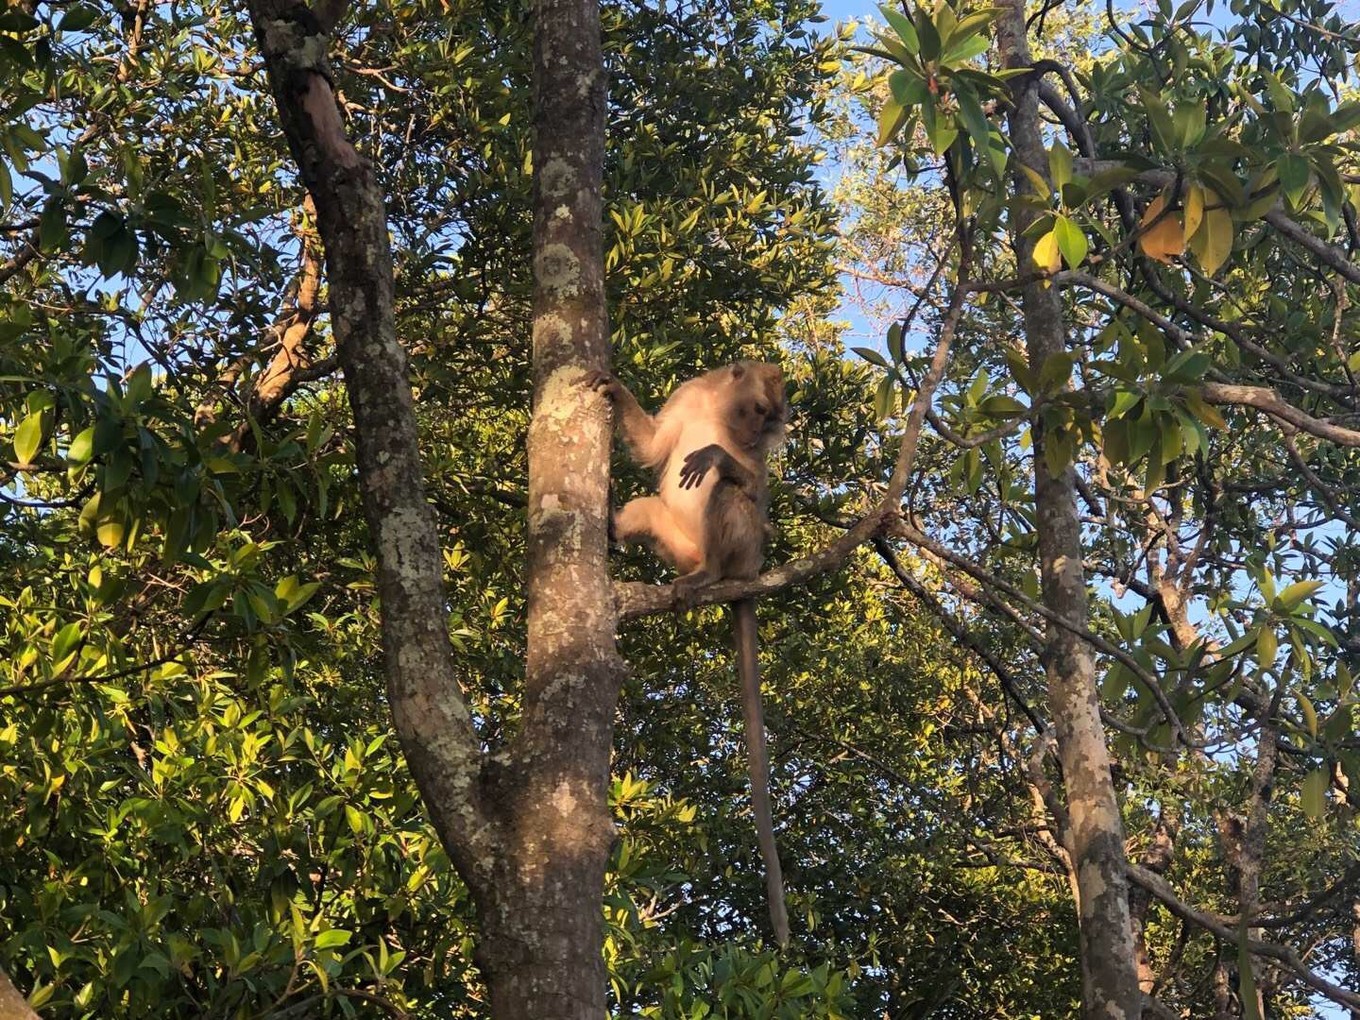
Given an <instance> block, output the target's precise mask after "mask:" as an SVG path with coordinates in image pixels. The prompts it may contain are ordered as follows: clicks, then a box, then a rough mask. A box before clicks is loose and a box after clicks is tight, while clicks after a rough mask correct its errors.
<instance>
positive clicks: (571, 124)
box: [249, 0, 623, 1020]
mask: <svg viewBox="0 0 1360 1020" xmlns="http://www.w3.org/2000/svg"><path fill="white" fill-rule="evenodd" d="M249 6H250V14H251V19H252V22H253V24H254V28H255V33H256V38H257V40H258V42H259V46H260V50H261V53H262V54H263V56H264V60H265V65H266V68H267V69H268V73H269V80H270V87H271V90H272V91H273V94H274V98H275V100H276V102H277V104H278V108H279V115H280V121H281V123H282V126H283V130H284V134H285V135H286V136H287V139H288V144H289V148H290V150H291V151H292V154H293V156H294V158H295V159H296V160H297V162H298V167H299V170H300V173H301V177H302V180H303V182H304V183H305V184H306V186H307V190H308V192H309V193H310V194H311V196H312V199H313V201H314V202H315V204H316V211H317V226H318V231H319V233H320V235H321V239H322V243H323V246H324V248H325V256H326V275H327V280H328V282H329V292H330V313H331V319H332V329H333V332H334V335H335V340H336V347H337V354H338V357H339V359H340V363H341V367H342V368H343V370H344V374H345V382H346V386H347V389H348V392H349V399H350V406H351V409H352V411H353V415H354V428H355V445H356V454H357V465H358V473H359V480H360V487H361V490H362V494H363V501H364V516H365V519H366V521H367V523H368V527H369V532H370V536H371V540H372V542H373V544H374V546H375V547H376V550H377V560H378V572H377V583H378V592H379V595H380V597H381V601H382V640H383V654H384V668H385V672H386V676H387V686H388V698H389V701H390V703H391V710H392V715H393V719H394V722H395V724H396V729H397V733H398V735H399V736H400V738H401V742H402V747H403V750H404V751H405V754H406V759H407V763H408V765H409V767H410V769H411V772H412V775H413V776H414V777H415V780H416V784H417V786H418V787H419V789H420V793H421V797H422V800H423V802H424V804H425V807H426V810H428V811H429V813H430V817H431V820H432V822H433V823H434V826H435V829H436V831H437V832H438V833H439V837H440V839H441V841H442V842H443V844H444V846H445V848H446V849H447V850H448V853H449V857H450V859H451V860H452V861H453V864H454V867H455V868H456V869H457V871H458V873H459V874H460V875H461V876H462V878H463V879H464V881H466V882H467V884H468V887H469V889H470V890H471V892H472V895H473V899H474V902H475V903H476V905H477V910H478V915H479V920H480V922H481V929H482V931H481V935H482V938H481V944H480V946H479V950H478V961H479V963H480V964H481V966H482V968H483V970H484V972H485V975H486V979H487V983H488V987H489V991H490V998H491V1004H492V1015H494V1016H495V1017H497V1018H498V1020H518V1018H530V1017H532V1018H535V1020H558V1018H561V1020H584V1018H586V1017H590V1018H592V1020H594V1018H597V1017H599V1016H601V1015H603V1013H604V1011H605V977H604V965H603V961H602V958H601V952H600V950H601V938H602V919H603V910H602V898H603V882H604V869H605V864H606V861H607V858H608V853H609V847H610V844H611V842H612V838H613V828H612V825H611V821H610V816H609V811H608V803H607V799H606V795H607V790H608V780H609V752H610V746H611V742H612V737H613V712H614V705H615V702H616V700H617V698H618V692H619V686H620V683H621V680H622V672H623V670H622V665H621V662H620V661H619V659H618V656H617V653H616V651H615V648H614V629H615V625H616V617H615V612H614V603H613V598H612V593H611V590H610V587H609V582H608V577H607V574H606V562H605V548H606V546H605V530H606V509H605V508H606V494H607V488H608V470H609V446H610V421H609V414H608V411H607V408H606V405H605V402H604V401H603V400H602V399H601V398H599V397H597V396H596V395H595V394H594V393H593V392H592V391H591V390H590V389H589V388H587V387H584V386H582V385H580V380H581V379H582V378H583V377H584V375H585V374H586V372H587V371H588V370H590V369H595V368H606V367H608V347H609V345H608V329H607V319H606V315H605V309H604V287H603V277H604V272H603V253H602V239H601V222H600V221H601V208H602V206H601V181H602V177H603V152H604V105H605V103H604V94H605V82H604V70H603V62H602V59H601V53H600V30H599V15H598V9H597V6H596V3H595V0H541V2H540V4H539V7H538V10H537V18H538V25H537V28H538V32H537V41H536V54H535V70H536V78H535V99H536V111H535V125H536V134H535V149H534V166H535V197H534V216H535V230H534V253H535V254H534V272H535V296H534V337H533V348H534V401H535V403H534V416H533V420H532V423H531V426H530V436H529V508H528V515H529V516H528V550H527V552H528V564H527V566H528V569H527V586H528V602H529V613H528V616H529V620H528V624H529V653H528V663H527V671H526V683H525V696H524V710H523V720H522V724H521V728H520V731H519V732H518V733H517V734H516V735H515V737H514V739H513V740H512V741H511V743H510V744H509V745H508V746H507V747H506V748H504V749H502V750H500V751H498V752H496V753H494V754H491V755H487V754H484V753H483V751H482V749H481V746H480V742H479V740H478V738H477V735H476V733H475V731H474V730H473V727H472V722H471V716H470V714H469V712H468V708H467V704H466V702H465V700H464V698H463V695H462V692H461V690H460V688H459V685H458V681H457V675H456V671H455V664H454V658H453V649H452V646H451V644H450V642H449V638H448V619H447V612H446V606H445V601H444V593H443V584H442V564H443V560H442V556H441V551H440V544H439V535H438V532H437V530H436V526H435V519H434V515H433V514H432V512H431V510H430V507H429V504H428V503H427V502H426V499H425V494H424V479H423V476H422V471H421V460H420V447H419V432H418V429H417V425H416V420H415V411H414V406H413V401H412V396H411V389H410V384H409V381H408V378H407V357H406V352H405V349H404V348H403V347H402V346H401V344H400V342H399V341H398V339H397V335H396V324H395V316H394V309H393V277H392V260H391V252H390V249H389V245H388V231H387V220H386V213H385V209H384V203H383V194H382V191H381V188H380V187H379V184H378V181H377V177H376V174H375V172H374V168H373V166H372V164H371V162H370V161H369V160H368V159H367V158H365V157H364V156H363V155H361V154H360V153H359V152H358V151H357V150H356V149H355V147H354V146H353V145H352V144H351V142H350V141H349V139H348V138H347V137H346V134H345V129H344V124H343V121H342V118H341V115H340V110H339V107H338V106H337V104H336V101H335V95H334V91H333V88H332V84H331V74H330V69H329V66H328V64H327V59H326V54H327V49H328V47H329V42H330V32H331V30H332V29H333V28H334V25H335V22H336V20H337V19H338V17H339V16H340V13H341V12H340V9H339V7H338V6H337V5H334V4H329V3H328V4H326V5H324V6H323V5H322V4H318V5H317V6H316V7H314V8H313V7H308V6H307V5H306V4H305V3H302V2H299V0H250V3H249Z"/></svg>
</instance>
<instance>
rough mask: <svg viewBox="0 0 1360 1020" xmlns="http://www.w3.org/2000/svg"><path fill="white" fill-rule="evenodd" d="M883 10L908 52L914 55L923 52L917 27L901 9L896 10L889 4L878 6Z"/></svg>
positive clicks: (886, 19) (884, 16)
mask: <svg viewBox="0 0 1360 1020" xmlns="http://www.w3.org/2000/svg"><path fill="white" fill-rule="evenodd" d="M878 9H879V10H880V11H882V12H883V19H884V20H885V21H886V22H887V23H888V24H889V25H891V26H892V30H893V31H894V32H896V33H897V37H898V38H899V39H901V40H902V45H903V46H905V47H906V48H907V52H908V53H910V54H912V55H913V56H915V55H917V54H918V53H920V52H921V40H920V38H919V37H918V36H917V34H916V27H915V26H914V25H913V24H912V23H911V21H909V20H908V19H907V17H906V16H905V15H904V14H902V12H901V11H898V10H894V9H893V8H892V7H889V6H888V5H887V4H883V5H881V6H880V7H879V8H878Z"/></svg>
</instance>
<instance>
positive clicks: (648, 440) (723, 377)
mask: <svg viewBox="0 0 1360 1020" xmlns="http://www.w3.org/2000/svg"><path fill="white" fill-rule="evenodd" d="M586 381H587V383H588V384H589V385H590V386H592V387H593V388H594V389H596V390H599V391H601V392H603V393H604V394H606V395H607V396H608V397H609V399H610V400H611V401H612V402H613V404H614V408H615V411H616V413H617V415H618V424H619V429H620V431H621V432H622V433H623V438H624V441H625V442H626V443H627V445H628V448H629V449H630V450H631V451H632V453H633V457H634V459H636V460H637V462H638V463H639V464H642V465H644V466H646V467H653V468H656V469H658V475H659V478H658V488H659V490H660V492H659V494H658V495H656V496H646V497H643V498H641V499H635V500H633V501H632V502H630V503H629V504H628V505H627V506H625V507H624V508H623V509H622V510H620V511H619V512H618V513H617V514H616V515H615V517H614V521H613V523H614V534H615V537H616V538H617V539H618V540H619V541H621V542H627V541H644V542H647V543H648V544H649V545H651V546H652V548H653V549H654V550H655V551H656V553H657V554H658V555H659V556H660V557H661V558H662V559H664V560H665V561H666V562H667V563H669V564H670V565H671V566H673V567H675V569H676V570H678V571H680V574H681V576H680V577H678V578H676V580H675V585H676V588H677V589H678V590H679V595H680V597H681V599H682V600H688V599H689V598H690V597H691V595H692V593H693V591H694V590H695V589H696V588H698V587H700V586H702V585H705V584H711V583H713V582H715V581H721V580H724V579H728V578H733V579H741V580H746V579H750V578H753V577H755V576H756V575H757V574H759V573H760V567H761V564H762V563H763V561H764V558H765V554H764V545H765V538H766V536H767V534H768V533H769V528H770V525H769V502H770V491H769V483H768V479H767V475H768V472H769V469H768V467H767V464H766V457H767V456H768V455H769V453H770V451H771V450H773V449H774V448H775V447H776V446H778V445H779V444H780V443H781V442H782V441H783V438H784V428H785V424H786V422H787V419H788V408H787V404H786V403H785V400H784V375H783V373H782V372H781V371H780V369H779V366H778V365H772V364H768V363H765V362H758V361H739V362H737V363H736V364H733V365H729V366H727V367H726V368H720V369H715V370H714V371H712V372H708V373H705V374H704V375H701V376H699V377H698V378H697V379H691V380H690V381H689V382H686V383H684V384H682V385H681V386H679V387H677V388H676V390H675V392H674V393H672V394H671V395H670V397H669V399H667V401H666V404H665V406H664V407H662V409H661V410H660V411H659V412H658V413H657V414H656V415H655V416H652V415H649V414H648V413H647V412H646V411H644V410H643V409H642V406H641V405H640V404H639V403H638V402H637V398H635V397H634V396H633V395H632V393H630V392H629V391H628V389H627V388H626V387H625V386H624V385H623V384H622V383H620V382H619V381H618V380H617V379H615V378H614V377H613V376H610V375H607V374H605V373H603V372H596V373H593V374H592V375H590V376H589V377H587V380H586ZM732 608H733V614H734V622H735V627H736V637H737V671H738V673H739V674H740V675H741V685H742V714H743V717H744V719H745V725H746V744H747V751H748V754H749V756H750V773H751V802H752V809H753V812H754V814H755V819H756V833H757V836H758V837H759V841H760V852H761V856H762V857H763V858H764V860H765V884H766V893H767V898H768V900H769V906H770V921H771V924H772V925H773V927H774V932H775V938H776V939H777V940H778V942H779V944H780V945H784V944H786V943H787V942H788V939H789V921H788V914H787V911H786V910H785V907H784V880H783V874H782V871H781V869H780V866H779V855H778V851H777V848H776V846H775V841H774V819H773V817H772V813H771V810H770V788H769V766H768V762H767V760H766V754H765V722H764V713H763V711H762V709H761V704H760V675H759V671H758V660H757V645H756V639H757V629H756V612H755V602H754V601H752V600H751V599H743V600H741V601H740V602H736V603H734V604H733V607H732Z"/></svg>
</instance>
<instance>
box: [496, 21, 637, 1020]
mask: <svg viewBox="0 0 1360 1020" xmlns="http://www.w3.org/2000/svg"><path fill="white" fill-rule="evenodd" d="M536 18H537V22H536V32H535V37H534V150H533V161H534V327H533V329H534V333H533V369H534V414H533V418H532V420H531V422H530V425H529V511H528V513H529V516H528V542H527V553H528V562H527V567H528V570H527V577H528V596H529V613H528V631H529V642H528V648H529V654H528V664H527V674H526V683H525V715H524V723H523V729H522V732H521V733H520V735H519V739H518V742H517V747H516V748H515V752H516V753H515V762H514V764H512V766H511V770H509V771H507V772H506V773H505V774H504V776H503V778H502V780H501V783H500V785H501V787H502V790H503V793H504V795H506V796H507V797H508V799H509V802H510V805H511V810H510V811H509V816H510V817H511V818H512V819H513V823H512V825H511V831H510V832H509V833H507V837H508V840H509V845H508V846H507V854H506V856H505V858H504V860H503V863H502V866H501V867H498V868H497V869H496V872H497V874H496V879H495V881H494V882H493V884H492V886H491V889H490V890H489V893H490V895H489V900H490V910H489V912H488V914H487V916H486V919H485V923H486V925H487V932H486V934H487V936H488V940H487V944H486V948H485V951H484V952H483V959H484V961H485V965H486V969H487V976H488V981H489V983H490V990H491V1003H492V1013H493V1014H494V1015H495V1016H496V1017H498V1018H500V1017H526V1018H529V1017H532V1018H539V1017H563V1018H566V1017H572V1018H580V1020H586V1018H590V1020H597V1018H598V1017H600V1016H602V1015H604V1012H605V985H606V982H605V973H604V963H603V959H602V957H601V952H600V950H601V942H602V938H603V929H602V925H603V908H602V901H603V894H604V870H605V864H606V861H607V859H608V855H609V848H610V845H611V843H612V840H613V834H614V830H613V825H612V823H611V820H610V816H609V808H608V803H607V800H606V791H607V789H608V784H609V754H610V748H611V745H612V742H613V723H614V709H615V702H616V701H617V699H618V693H619V686H620V683H621V681H622V677H623V669H622V663H621V661H620V660H619V659H618V658H617V655H616V652H615V647H614V630H615V628H616V626H617V618H616V616H615V613H614V604H613V593H612V590H611V588H610V585H609V578H608V573H607V564H606V549H607V546H606V524H607V517H606V495H607V491H608V486H609V451H610V442H611V435H612V430H611V421H610V415H609V411H608V409H607V405H606V403H605V401H604V400H603V399H602V398H599V397H597V396H595V395H594V394H593V392H592V391H591V390H589V389H588V388H586V387H584V386H582V385H581V380H582V379H583V377H584V376H585V374H586V372H587V370H588V369H595V368H604V367H607V366H608V363H609V329H608V320H607V316H606V311H605V303H604V251H603V236H602V217H603V207H602V197H601V191H602V182H603V174H604V118H605V75H604V64H603V58H602V55H601V49H600V22H599V8H598V5H597V3H596V0H538V4H537V7H536Z"/></svg>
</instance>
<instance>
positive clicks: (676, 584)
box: [671, 568, 713, 613]
mask: <svg viewBox="0 0 1360 1020" xmlns="http://www.w3.org/2000/svg"><path fill="white" fill-rule="evenodd" d="M712 580H713V578H712V575H711V574H710V573H709V572H708V571H707V570H704V569H703V568H700V569H698V570H695V571H693V572H692V573H689V574H682V575H681V576H680V577H677V578H676V579H675V580H674V581H673V582H672V583H671V587H672V588H674V589H675V608H676V610H677V611H678V612H682V613H687V612H689V611H690V610H691V609H693V608H694V605H695V603H696V602H698V600H699V592H700V590H701V589H702V588H703V587H704V586H705V585H707V584H710V583H711V582H712Z"/></svg>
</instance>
